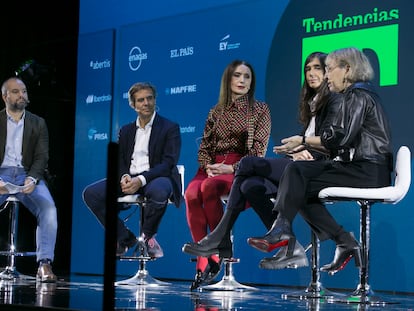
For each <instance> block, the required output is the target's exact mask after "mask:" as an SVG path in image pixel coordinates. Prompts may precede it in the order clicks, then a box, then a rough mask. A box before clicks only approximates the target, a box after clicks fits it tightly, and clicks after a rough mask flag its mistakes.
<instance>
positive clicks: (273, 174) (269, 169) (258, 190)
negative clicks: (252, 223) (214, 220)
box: [227, 157, 292, 228]
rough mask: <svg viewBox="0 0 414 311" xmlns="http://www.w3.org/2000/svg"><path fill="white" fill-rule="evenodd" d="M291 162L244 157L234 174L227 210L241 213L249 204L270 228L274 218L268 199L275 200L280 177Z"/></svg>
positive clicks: (288, 160)
mask: <svg viewBox="0 0 414 311" xmlns="http://www.w3.org/2000/svg"><path fill="white" fill-rule="evenodd" d="M291 161H292V160H290V159H288V158H260V157H245V158H243V159H242V160H241V161H240V164H239V168H238V169H237V171H236V174H235V178H234V181H233V185H232V187H231V190H230V194H229V199H228V203H227V209H234V210H237V211H240V212H241V211H243V210H244V209H245V208H246V206H248V205H250V206H251V207H252V208H253V209H254V210H255V212H256V213H257V214H258V216H259V217H260V219H261V220H262V222H263V224H264V225H265V226H266V228H270V226H271V225H272V223H273V221H274V219H275V217H276V215H275V214H273V213H272V209H273V203H272V202H271V200H270V199H271V198H272V197H275V195H276V193H277V190H278V185H279V180H280V177H281V176H282V173H283V171H284V169H285V167H286V166H287V164H288V163H290V162H291Z"/></svg>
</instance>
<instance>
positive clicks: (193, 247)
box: [181, 240, 219, 257]
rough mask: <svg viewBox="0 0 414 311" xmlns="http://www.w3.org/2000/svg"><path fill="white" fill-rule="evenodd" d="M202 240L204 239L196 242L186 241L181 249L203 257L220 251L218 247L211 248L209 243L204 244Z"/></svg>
mask: <svg viewBox="0 0 414 311" xmlns="http://www.w3.org/2000/svg"><path fill="white" fill-rule="evenodd" d="M202 241H203V240H201V241H200V242H197V243H196V242H189V243H186V244H184V246H183V247H182V249H181V250H182V251H183V252H184V253H187V254H190V255H195V256H202V257H208V256H211V255H214V254H218V253H219V249H218V248H210V246H209V245H203V243H202Z"/></svg>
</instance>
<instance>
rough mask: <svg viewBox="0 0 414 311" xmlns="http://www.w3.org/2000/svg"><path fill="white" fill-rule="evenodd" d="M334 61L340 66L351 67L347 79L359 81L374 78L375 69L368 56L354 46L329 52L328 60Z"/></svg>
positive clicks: (353, 81) (352, 81)
mask: <svg viewBox="0 0 414 311" xmlns="http://www.w3.org/2000/svg"><path fill="white" fill-rule="evenodd" d="M329 61H334V62H335V63H336V64H337V65H338V66H339V67H341V68H344V67H346V66H348V67H349V74H348V75H347V80H348V81H349V82H351V83H355V82H357V81H371V80H372V79H373V78H374V69H372V66H371V63H370V62H369V59H368V57H367V56H366V55H365V54H364V53H363V52H362V51H361V50H359V49H357V48H354V47H348V48H342V49H338V50H335V51H332V52H330V53H329V54H328V56H327V58H326V62H329Z"/></svg>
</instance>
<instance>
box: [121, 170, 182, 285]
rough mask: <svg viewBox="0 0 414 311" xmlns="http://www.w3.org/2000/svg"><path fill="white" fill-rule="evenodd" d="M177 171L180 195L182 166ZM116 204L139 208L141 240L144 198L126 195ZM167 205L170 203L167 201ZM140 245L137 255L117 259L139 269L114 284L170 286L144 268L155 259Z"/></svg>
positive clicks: (137, 248)
mask: <svg viewBox="0 0 414 311" xmlns="http://www.w3.org/2000/svg"><path fill="white" fill-rule="evenodd" d="M177 169H178V173H179V174H180V177H181V193H182V192H183V189H184V172H185V168H184V165H177ZM118 203H122V204H126V205H128V206H133V205H135V206H138V207H139V210H140V220H139V239H141V236H142V224H143V218H144V208H145V205H146V198H145V197H144V196H141V195H139V194H134V195H126V196H123V197H120V198H118ZM169 203H171V202H170V201H169ZM126 220H128V218H126V219H124V221H126ZM142 245H144V241H138V244H137V247H136V249H135V251H134V253H137V255H135V254H134V255H133V256H121V257H119V259H120V260H121V261H138V264H139V268H138V271H137V272H136V273H135V275H134V276H133V277H131V278H128V279H125V280H120V281H117V282H115V285H116V286H119V285H130V286H131V285H132V286H149V287H156V286H165V285H169V284H170V283H167V282H163V281H160V280H157V279H155V278H153V277H152V276H151V275H150V274H149V272H148V270H147V267H146V266H147V262H148V261H152V260H155V258H151V257H150V256H148V253H147V250H146V248H145V247H142Z"/></svg>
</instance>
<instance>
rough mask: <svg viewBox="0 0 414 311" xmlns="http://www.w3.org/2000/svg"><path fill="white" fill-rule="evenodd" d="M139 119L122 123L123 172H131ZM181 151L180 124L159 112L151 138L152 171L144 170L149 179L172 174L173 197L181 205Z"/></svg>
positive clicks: (120, 139)
mask: <svg viewBox="0 0 414 311" xmlns="http://www.w3.org/2000/svg"><path fill="white" fill-rule="evenodd" d="M136 131H137V127H136V122H135V121H134V122H131V123H129V124H126V125H124V126H123V127H121V129H120V131H119V135H118V142H119V153H120V156H119V173H120V175H119V176H122V175H124V174H129V167H130V164H131V158H132V153H133V152H134V145H135V134H136ZM180 151H181V134H180V127H179V125H178V124H177V123H174V122H172V121H170V120H168V119H166V118H164V117H162V116H160V115H159V114H158V113H157V114H156V115H155V118H154V123H153V125H152V129H151V136H150V139H149V164H150V169H149V171H145V172H142V173H141V174H142V175H143V176H144V177H145V179H146V180H147V183H148V182H150V181H151V180H153V179H154V178H157V177H163V176H164V177H169V178H170V179H171V182H172V185H173V196H172V198H171V199H172V201H173V202H174V205H175V206H177V207H179V206H180V205H181V201H182V199H183V197H182V194H181V188H182V187H183V186H184V185H181V178H180V175H179V173H178V170H177V163H178V159H179V157H180Z"/></svg>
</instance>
